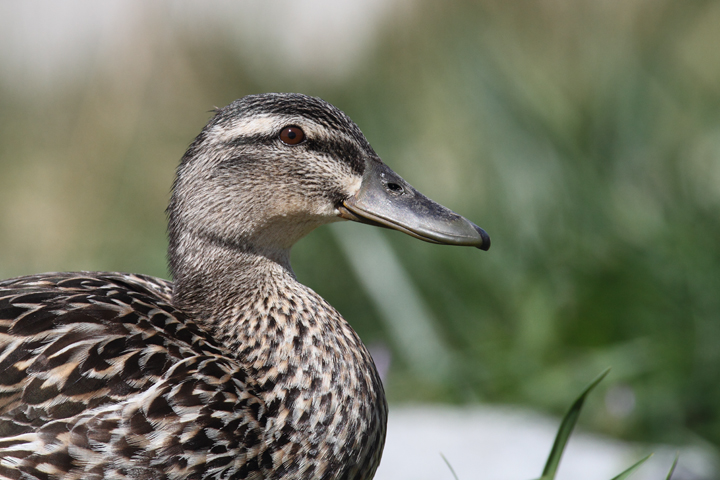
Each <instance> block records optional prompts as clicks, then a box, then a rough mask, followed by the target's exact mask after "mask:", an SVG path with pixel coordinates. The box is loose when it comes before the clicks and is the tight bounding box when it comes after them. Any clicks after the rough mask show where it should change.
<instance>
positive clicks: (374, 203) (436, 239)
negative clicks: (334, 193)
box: [339, 161, 490, 250]
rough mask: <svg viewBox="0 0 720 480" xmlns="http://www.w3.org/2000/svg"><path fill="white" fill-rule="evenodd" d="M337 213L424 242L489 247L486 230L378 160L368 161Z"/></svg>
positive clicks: (483, 248)
mask: <svg viewBox="0 0 720 480" xmlns="http://www.w3.org/2000/svg"><path fill="white" fill-rule="evenodd" d="M339 210H340V214H339V215H340V217H342V218H345V219H347V220H353V221H356V222H361V223H367V224H370V225H375V226H379V227H386V228H392V229H393V230H398V231H400V232H404V233H407V234H408V235H411V236H413V237H415V238H419V239H420V240H424V241H426V242H431V243H439V244H443V245H464V246H470V247H477V248H479V249H481V250H487V249H488V248H490V237H489V236H488V234H487V233H485V230H483V229H482V228H480V227H478V226H477V225H475V224H474V223H472V222H471V221H469V220H467V219H465V218H464V217H462V216H460V215H458V214H457V213H455V212H453V211H452V210H450V209H448V208H445V207H443V206H442V205H440V204H438V203H435V202H434V201H432V200H430V199H429V198H427V197H426V196H425V195H423V194H422V193H420V192H418V191H417V190H415V189H414V188H413V187H412V186H411V185H410V184H409V183H407V182H406V181H405V180H403V179H402V178H401V177H400V176H399V175H398V174H397V173H395V172H393V171H392V170H391V169H390V168H389V167H388V166H387V165H385V164H384V163H382V162H379V161H372V162H370V161H369V162H368V165H367V168H366V169H365V173H364V175H363V179H362V183H361V185H360V189H359V190H358V192H357V193H356V194H355V195H353V196H352V197H350V198H348V199H347V200H345V201H344V202H343V203H342V205H341V206H340V207H339Z"/></svg>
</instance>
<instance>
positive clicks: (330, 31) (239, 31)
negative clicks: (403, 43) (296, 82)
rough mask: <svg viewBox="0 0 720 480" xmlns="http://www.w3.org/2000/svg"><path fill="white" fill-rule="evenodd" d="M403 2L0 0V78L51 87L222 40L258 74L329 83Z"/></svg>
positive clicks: (345, 71) (16, 84) (347, 70)
mask: <svg viewBox="0 0 720 480" xmlns="http://www.w3.org/2000/svg"><path fill="white" fill-rule="evenodd" d="M411 2H412V0H365V1H363V2H336V1H333V0H308V1H303V2H297V1H289V0H275V1H273V2H266V1H262V0H252V1H242V2H238V1H233V0H204V1H199V0H183V1H177V0H162V1H155V2H143V1H140V0H105V1H102V2H97V1H93V0H64V1H63V2H52V1H46V0H24V1H22V2H0V81H2V82H3V83H4V84H5V85H6V86H11V87H13V88H17V89H22V88H26V89H33V88H41V87H42V88H50V87H56V86H58V85H59V84H62V83H65V82H73V81H79V80H82V79H84V78H86V77H87V74H88V71H89V70H93V69H96V68H102V67H104V66H113V64H117V63H128V65H126V67H127V68H132V63H133V55H132V54H133V52H134V53H136V54H139V55H140V56H142V55H147V54H148V52H155V53H157V52H158V51H162V50H163V49H164V48H167V47H168V45H171V44H172V43H173V42H183V41H185V40H191V41H192V40H193V39H200V40H202V39H203V38H213V39H214V40H220V42H222V41H228V42H230V44H229V45H228V46H229V47H231V49H233V50H235V51H237V52H238V55H239V57H240V58H238V61H239V62H243V64H244V65H246V66H247V67H248V70H249V71H250V72H254V73H257V74H258V75H267V74H271V73H272V72H273V71H281V72H286V73H290V74H294V75H297V74H299V75H302V76H307V77H312V78H314V79H315V80H318V79H319V80H326V81H335V80H340V79H343V78H346V77H347V76H348V75H349V74H351V73H352V71H353V68H354V67H356V66H357V65H358V64H359V62H361V61H362V59H363V58H364V56H365V53H366V52H368V51H369V50H370V47H372V45H373V42H374V40H375V38H376V37H377V33H378V31H379V30H380V27H381V26H382V25H383V24H385V23H388V22H390V21H391V20H393V19H396V18H397V17H398V15H399V12H402V11H404V10H405V9H404V8H403V9H400V8H398V7H399V6H403V7H407V5H409V4H410V3H411ZM220 44H222V43H220ZM120 52H122V53H120Z"/></svg>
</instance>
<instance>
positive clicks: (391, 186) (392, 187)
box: [385, 183, 403, 193]
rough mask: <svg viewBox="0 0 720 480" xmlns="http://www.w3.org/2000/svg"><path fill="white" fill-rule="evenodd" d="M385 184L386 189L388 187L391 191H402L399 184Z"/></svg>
mask: <svg viewBox="0 0 720 480" xmlns="http://www.w3.org/2000/svg"><path fill="white" fill-rule="evenodd" d="M385 185H386V186H387V188H388V189H390V190H391V191H393V192H395V193H402V191H403V187H402V186H401V185H400V184H397V183H387V184H385Z"/></svg>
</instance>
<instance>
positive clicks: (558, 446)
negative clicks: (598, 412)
mask: <svg viewBox="0 0 720 480" xmlns="http://www.w3.org/2000/svg"><path fill="white" fill-rule="evenodd" d="M609 372H610V368H607V369H606V370H605V371H603V372H602V373H601V374H600V375H598V376H597V377H596V378H595V379H594V380H593V381H592V382H590V384H589V385H588V386H587V387H585V389H584V390H583V391H582V393H581V394H580V395H579V396H578V397H577V398H576V399H575V401H574V402H573V403H572V405H571V406H570V408H569V409H568V411H567V412H566V413H565V416H564V417H563V419H562V421H561V422H560V427H559V428H558V432H557V435H556V436H555V441H554V442H553V446H552V449H551V450H550V454H549V455H548V459H547V461H546V462H545V468H543V472H542V476H541V477H540V478H538V479H537V480H554V479H555V476H556V474H557V471H558V468H559V467H560V461H561V460H562V456H563V453H564V452H565V447H566V446H567V444H568V442H569V441H570V436H571V435H572V432H573V430H574V429H575V425H576V424H577V421H578V418H579V417H580V412H581V411H582V407H583V405H584V404H585V400H586V398H587V397H588V395H589V394H590V393H591V392H592V391H593V390H594V389H595V387H597V385H598V384H599V383H600V382H601V381H602V380H603V379H604V378H605V377H606V376H607V374H608V373H609ZM652 455H653V454H652V453H651V454H649V455H647V456H646V457H644V458H642V459H640V460H638V461H637V462H635V463H634V464H633V465H631V466H630V467H628V468H627V469H625V470H624V471H623V472H621V473H620V474H618V475H617V476H615V477H613V478H612V479H611V480H624V479H626V478H628V477H630V475H632V474H633V473H635V471H636V470H637V469H639V468H640V467H641V466H642V464H643V463H645V462H646V461H647V460H648V459H649V458H650V457H652ZM440 456H441V457H442V459H443V461H444V462H445V464H446V465H447V466H448V468H449V469H450V472H451V473H452V476H453V478H454V479H455V480H459V479H458V476H457V474H456V473H455V469H453V467H452V465H451V464H450V462H449V461H448V459H447V458H445V455H443V454H442V453H441V454H440ZM678 457H679V455H676V456H675V459H674V461H673V463H672V466H671V467H670V470H669V472H668V474H667V477H666V480H671V478H672V474H673V472H674V471H675V467H676V466H677V462H678Z"/></svg>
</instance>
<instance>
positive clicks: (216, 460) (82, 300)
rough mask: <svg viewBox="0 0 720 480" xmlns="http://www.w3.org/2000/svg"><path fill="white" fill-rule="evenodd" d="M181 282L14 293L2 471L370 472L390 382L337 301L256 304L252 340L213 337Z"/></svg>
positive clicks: (46, 285) (96, 282)
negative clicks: (194, 315)
mask: <svg viewBox="0 0 720 480" xmlns="http://www.w3.org/2000/svg"><path fill="white" fill-rule="evenodd" d="M171 288H172V285H171V284H169V283H168V282H165V281H162V280H158V279H154V278H150V277H144V276H137V275H124V274H82V273H80V274H56V275H52V274H51V275H44V276H37V277H24V278H21V279H16V280H11V281H6V282H3V283H0V371H2V372H4V374H3V376H2V377H0V412H2V413H1V414H0V476H2V477H7V478H18V479H19V478H64V479H81V478H82V479H101V478H105V479H111V478H118V479H120V478H147V479H150V478H153V479H157V478H168V479H172V478H178V479H179V478H228V479H230V478H232V479H242V478H247V479H269V478H283V479H301V478H302V479H308V478H318V479H320V478H328V479H329V478H347V479H361V478H371V477H372V475H373V473H374V470H375V469H376V468H377V465H378V463H379V459H380V452H381V449H382V444H383V441H384V426H385V421H386V406H385V400H384V396H383V393H382V386H381V384H380V381H379V378H378V377H377V373H376V372H375V369H374V367H373V365H372V361H371V360H370V357H369V355H368V354H367V351H366V350H365V349H364V347H362V345H361V343H360V341H359V339H358V338H357V336H356V335H355V333H354V332H353V331H352V330H351V329H350V328H349V327H348V326H347V324H346V323H345V321H344V320H342V318H341V317H340V316H339V314H338V313H337V312H336V311H335V310H334V309H332V307H330V306H329V305H327V303H325V302H324V301H323V300H322V299H321V298H320V297H318V296H317V295H316V294H314V293H313V292H312V291H311V290H309V289H306V288H305V287H302V286H300V285H299V284H297V287H296V288H294V289H290V290H289V291H288V293H287V294H286V295H279V294H278V292H274V293H272V292H268V293H269V294H268V295H265V296H262V297H258V298H255V299H252V300H251V299H250V298H248V300H251V301H253V302H254V303H253V305H254V306H253V308H246V309H243V311H244V312H245V313H244V315H243V316H242V318H240V319H239V321H240V322H241V324H242V325H243V328H241V329H239V330H238V332H239V333H237V334H233V335H228V333H227V332H225V333H223V327H222V326H220V327H219V328H218V331H217V334H218V336H219V338H213V336H210V335H208V332H207V331H206V330H205V329H203V328H201V327H199V326H198V325H196V324H195V323H194V322H192V321H190V320H189V319H188V318H187V317H186V315H184V314H183V313H182V312H180V311H178V310H177V309H175V308H174V307H172V306H171V304H170V291H171ZM227 330H230V329H227ZM223 337H225V338H223ZM223 341H227V343H223ZM348 347H350V348H348ZM348 355H350V356H351V357H352V358H346V357H347V356H348Z"/></svg>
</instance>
